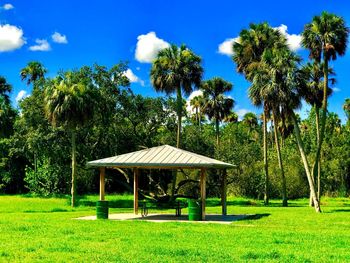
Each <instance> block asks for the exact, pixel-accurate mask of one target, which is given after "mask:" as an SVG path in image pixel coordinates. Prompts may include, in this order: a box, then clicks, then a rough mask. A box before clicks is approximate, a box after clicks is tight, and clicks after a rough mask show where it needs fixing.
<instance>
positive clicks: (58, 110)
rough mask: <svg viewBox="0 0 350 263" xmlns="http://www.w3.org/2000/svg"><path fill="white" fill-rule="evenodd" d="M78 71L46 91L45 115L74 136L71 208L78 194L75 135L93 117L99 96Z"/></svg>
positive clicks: (54, 124) (53, 123)
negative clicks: (96, 99)
mask: <svg viewBox="0 0 350 263" xmlns="http://www.w3.org/2000/svg"><path fill="white" fill-rule="evenodd" d="M82 79H83V78H82V76H81V75H80V74H79V73H78V72H66V73H65V74H64V76H63V77H57V78H56V79H54V80H52V81H50V82H49V83H48V85H47V87H46V89H45V113H46V116H47V118H48V120H49V121H50V122H51V124H52V125H53V126H54V127H57V126H61V127H64V128H66V129H68V130H69V131H70V133H71V144H72V152H71V153H72V156H71V157H72V188H71V193H72V203H71V204H72V207H74V205H75V194H76V186H75V181H76V134H77V131H78V128H80V127H83V126H84V125H86V124H87V123H88V122H89V121H90V120H91V119H92V117H93V114H94V105H95V98H96V94H94V89H93V88H92V86H91V85H89V83H87V82H85V81H83V80H82Z"/></svg>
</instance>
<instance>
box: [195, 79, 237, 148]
mask: <svg viewBox="0 0 350 263" xmlns="http://www.w3.org/2000/svg"><path fill="white" fill-rule="evenodd" d="M201 89H202V90H203V97H204V100H205V103H204V105H205V106H204V112H205V113H206V114H207V115H208V118H209V120H212V119H214V121H215V133H216V144H217V145H219V144H220V122H221V121H223V120H224V118H225V117H227V116H228V115H229V114H230V113H231V109H232V108H233V105H234V100H233V99H232V98H229V97H226V96H225V95H224V93H226V92H229V91H231V90H232V84H231V83H230V82H227V81H225V80H223V79H222V78H218V77H215V78H212V79H210V80H207V81H203V83H202V85H201Z"/></svg>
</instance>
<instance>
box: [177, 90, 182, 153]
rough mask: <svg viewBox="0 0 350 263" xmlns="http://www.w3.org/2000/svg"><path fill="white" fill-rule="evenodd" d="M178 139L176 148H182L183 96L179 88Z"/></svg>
mask: <svg viewBox="0 0 350 263" xmlns="http://www.w3.org/2000/svg"><path fill="white" fill-rule="evenodd" d="M176 93H177V100H176V104H177V105H176V106H177V137H176V147H177V148H180V145H181V142H180V140H181V122H182V96H181V87H180V86H179V87H177V92H176Z"/></svg>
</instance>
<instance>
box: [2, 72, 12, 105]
mask: <svg viewBox="0 0 350 263" xmlns="http://www.w3.org/2000/svg"><path fill="white" fill-rule="evenodd" d="M11 91H12V86H11V84H9V83H8V82H7V80H6V79H5V78H4V77H2V76H0V97H2V98H3V99H4V102H6V103H10V97H9V95H8V94H9V93H10V92H11Z"/></svg>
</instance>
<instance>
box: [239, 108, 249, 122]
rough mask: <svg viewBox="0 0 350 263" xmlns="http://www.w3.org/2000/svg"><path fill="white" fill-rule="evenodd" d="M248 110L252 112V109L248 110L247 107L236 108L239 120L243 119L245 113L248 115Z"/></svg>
mask: <svg viewBox="0 0 350 263" xmlns="http://www.w3.org/2000/svg"><path fill="white" fill-rule="evenodd" d="M248 112H252V111H250V110H247V109H238V110H235V113H236V114H237V116H238V120H239V121H241V120H242V119H243V117H244V115H246V114H247V113H248Z"/></svg>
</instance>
